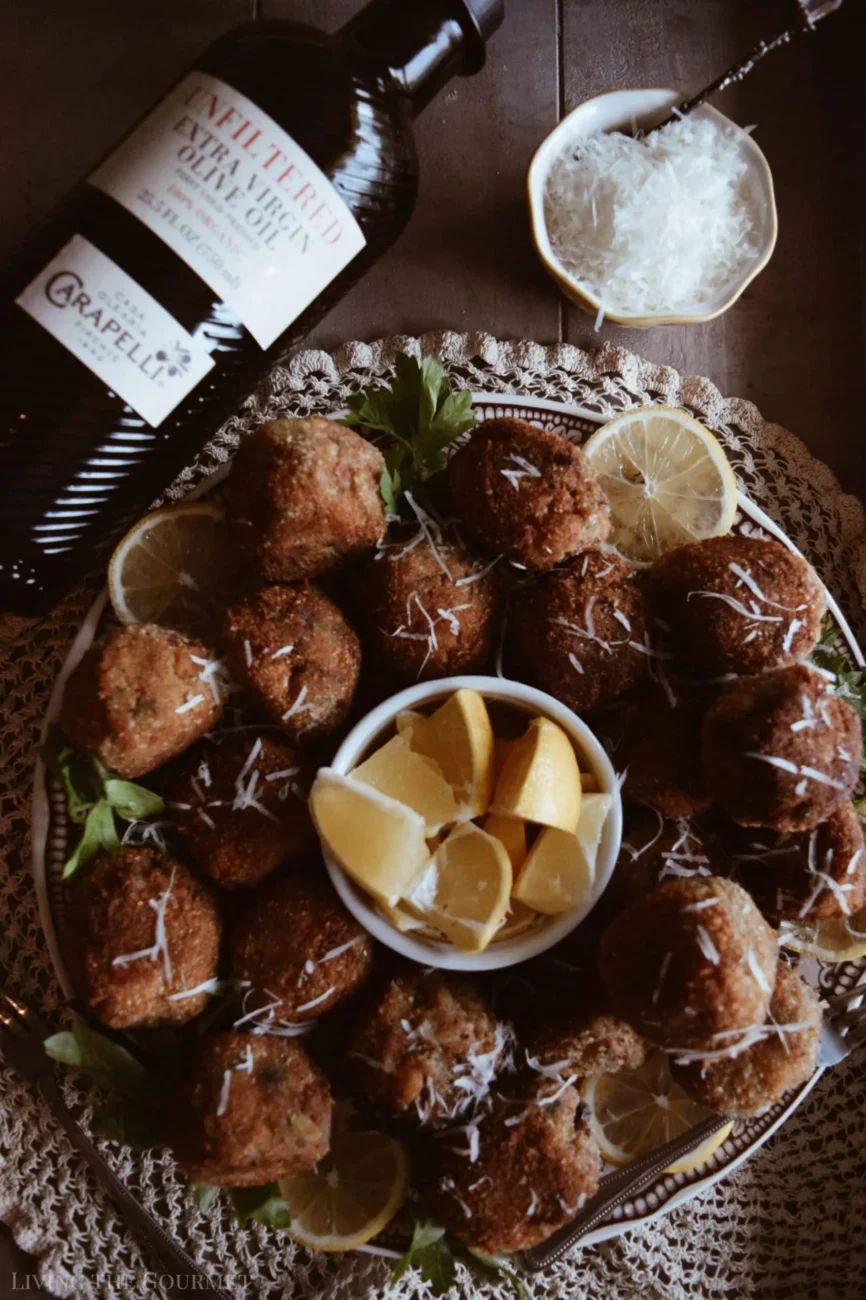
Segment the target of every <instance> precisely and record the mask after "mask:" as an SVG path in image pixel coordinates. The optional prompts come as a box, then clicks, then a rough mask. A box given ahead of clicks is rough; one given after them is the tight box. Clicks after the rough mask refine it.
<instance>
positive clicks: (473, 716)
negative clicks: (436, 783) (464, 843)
mask: <svg viewBox="0 0 866 1300" xmlns="http://www.w3.org/2000/svg"><path fill="white" fill-rule="evenodd" d="M401 718H402V724H401V721H400V719H398V721H397V732H398V735H399V734H401V731H400V729H401V725H402V728H403V732H402V734H403V735H407V736H409V738H410V744H411V746H412V748H413V749H414V750H415V751H416V752H417V753H419V754H425V755H426V756H427V757H428V758H432V759H433V760H434V762H436V763H438V764H439V766H440V768H441V769H442V772H443V773H444V775H445V780H446V781H447V782H448V783H449V785H450V786H451V788H452V790H453V791H454V797H455V798H456V799H457V802H458V803H459V804H460V807H461V817H462V818H464V819H468V818H470V817H480V816H481V814H482V813H485V812H486V811H487V805H488V804H489V803H490V795H491V791H492V789H493V748H494V747H493V728H492V726H491V725H490V717H489V715H488V713H487V705H486V704H485V703H484V697H483V696H482V695H479V694H478V692H477V691H472V690H466V689H463V690H459V691H455V692H454V694H453V695H452V696H450V698H449V699H447V700H446V701H445V703H444V704H443V705H441V706H440V707H439V708H438V709H437V710H436V712H435V713H431V715H430V716H429V717H428V718H425V717H424V716H423V715H422V714H417V713H416V714H411V715H407V714H401ZM410 718H411V720H410Z"/></svg>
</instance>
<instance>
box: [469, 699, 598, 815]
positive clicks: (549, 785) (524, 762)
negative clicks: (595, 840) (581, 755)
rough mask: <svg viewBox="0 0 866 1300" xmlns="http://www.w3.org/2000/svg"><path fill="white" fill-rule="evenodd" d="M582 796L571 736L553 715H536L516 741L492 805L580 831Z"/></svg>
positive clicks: (499, 812) (502, 811) (500, 811)
mask: <svg viewBox="0 0 866 1300" xmlns="http://www.w3.org/2000/svg"><path fill="white" fill-rule="evenodd" d="M580 798H581V789H580V770H579V768H578V766H577V758H576V757H575V753H574V749H573V748H572V744H571V741H570V740H569V739H568V736H567V735H566V734H565V732H564V731H563V730H562V728H561V727H558V726H557V725H556V723H555V722H551V721H550V719H549V718H535V719H534V720H533V721H532V722H530V724H529V726H528V727H527V729H526V732H525V734H524V735H523V736H521V737H520V739H519V740H514V741H512V743H511V747H510V749H509V751H508V754H507V755H506V758H505V763H504V764H503V767H502V771H501V773H500V774H499V780H498V781H497V783H496V792H495V794H494V796H493V803H492V804H491V806H490V811H491V812H492V813H495V814H496V815H497V816H500V817H521V818H523V820H524V821H528V822H539V823H540V824H541V825H542V826H556V827H558V828H559V829H560V830H563V831H570V832H571V833H572V834H574V833H575V832H576V830H577V822H578V817H579V816H580Z"/></svg>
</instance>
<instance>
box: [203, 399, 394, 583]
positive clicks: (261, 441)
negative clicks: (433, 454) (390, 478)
mask: <svg viewBox="0 0 866 1300" xmlns="http://www.w3.org/2000/svg"><path fill="white" fill-rule="evenodd" d="M384 468H385V462H384V460H383V458H382V454H381V452H379V451H377V450H376V448H375V447H374V446H373V445H372V444H371V443H369V442H367V441H366V439H364V438H362V437H361V436H360V434H357V433H355V432H354V431H353V430H352V429H347V428H345V427H344V426H343V425H341V424H337V423H335V421H333V420H326V419H322V418H321V417H320V416H310V417H308V418H307V419H303V420H272V421H270V422H269V423H268V424H263V425H262V426H261V427H260V428H259V429H257V430H256V432H255V433H254V434H252V436H251V437H249V438H247V439H245V440H244V441H243V442H242V443H241V445H240V447H239V448H238V450H237V453H236V455H235V458H234V461H233V463H232V472H231V477H230V479H229V502H228V522H229V527H230V529H231V535H232V538H233V540H234V542H235V544H236V545H237V546H238V547H239V548H240V550H241V553H242V554H243V556H244V557H245V558H246V559H247V560H248V561H251V562H252V563H253V565H254V566H255V568H256V570H257V572H258V575H259V577H260V578H261V579H262V580H263V581H265V582H293V581H295V580H296V579H298V578H312V577H315V575H316V574H318V573H324V572H325V570H327V569H332V568H333V567H334V566H335V565H337V564H339V563H340V562H341V560H343V559H345V558H346V557H347V556H352V555H356V554H358V553H359V552H362V551H367V550H370V549H371V548H372V547H374V546H375V545H376V542H377V540H378V539H379V538H380V537H383V536H384V534H385V528H386V523H385V507H384V505H383V502H382V495H381V493H380V491H379V480H380V479H381V477H382V471H383V469H384Z"/></svg>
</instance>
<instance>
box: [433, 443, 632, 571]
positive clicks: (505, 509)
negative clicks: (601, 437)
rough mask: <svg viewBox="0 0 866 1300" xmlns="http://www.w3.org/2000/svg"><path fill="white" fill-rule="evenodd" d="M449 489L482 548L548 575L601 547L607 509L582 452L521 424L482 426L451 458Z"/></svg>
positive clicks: (607, 522) (607, 521) (607, 529)
mask: <svg viewBox="0 0 866 1300" xmlns="http://www.w3.org/2000/svg"><path fill="white" fill-rule="evenodd" d="M448 491H449V494H450V496H451V501H452V503H453V505H454V508H455V509H456V511H457V514H458V515H459V516H460V521H461V524H462V525H463V527H464V528H465V530H466V533H467V535H468V536H469V537H470V538H471V539H472V540H473V541H474V542H475V543H476V545H478V546H479V547H480V548H481V549H482V550H484V551H485V552H487V553H489V554H491V555H504V556H505V558H506V559H508V560H512V561H514V562H515V563H517V564H523V565H526V566H528V567H529V568H531V569H552V568H553V567H554V565H556V564H560V563H561V562H562V561H563V560H567V559H568V558H569V557H570V556H572V555H578V554H580V552H581V551H587V550H589V549H590V548H592V547H594V546H598V545H599V543H600V542H603V541H604V540H605V538H606V537H607V535H608V533H609V532H610V511H609V509H608V504H607V498H606V497H605V495H604V492H603V491H602V489H601V486H600V484H599V481H598V476H597V475H596V472H595V470H594V469H593V467H592V465H591V464H590V463H589V461H588V460H587V458H586V456H585V455H584V453H583V452H582V451H581V450H580V448H579V447H576V446H575V445H574V443H572V442H569V441H568V439H567V438H563V437H562V436H561V435H560V434H558V433H548V432H547V431H546V430H545V429H540V428H539V427H538V425H535V424H530V423H529V421H528V420H516V419H510V418H503V419H496V420H486V421H485V422H484V423H483V424H481V425H479V426H478V428H477V429H476V430H475V432H474V433H473V435H472V437H471V438H470V439H469V441H468V442H467V443H466V444H465V446H463V447H461V448H460V450H459V451H457V452H456V453H455V454H454V456H452V458H451V460H450V462H449V465H448Z"/></svg>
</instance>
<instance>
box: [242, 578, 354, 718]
mask: <svg viewBox="0 0 866 1300" xmlns="http://www.w3.org/2000/svg"><path fill="white" fill-rule="evenodd" d="M223 644H224V646H225V651H226V659H227V662H228V666H229V668H230V670H231V673H232V676H233V677H234V678H235V680H236V681H238V682H240V683H242V684H243V686H244V689H245V690H246V692H247V694H248V696H249V698H250V700H251V701H252V703H253V704H254V705H255V706H256V707H257V708H258V709H260V710H261V711H262V712H263V713H264V714H265V715H266V716H267V717H269V718H270V719H271V720H272V721H274V722H276V723H277V724H278V725H279V726H280V727H281V728H282V730H283V731H284V732H285V733H286V735H288V736H289V737H290V738H291V739H292V740H294V741H300V740H303V741H310V740H315V739H318V738H320V737H322V736H326V735H329V734H330V732H332V731H335V730H336V729H337V727H339V726H340V725H341V724H342V723H343V722H344V721H345V718H346V715H347V714H348V712H349V709H350V707H351V704H352V697H353V696H354V694H355V687H356V686H357V684H358V675H359V673H360V670H361V647H360V644H359V642H358V638H357V637H356V636H355V633H354V632H353V631H352V629H351V627H350V626H349V624H348V623H347V622H346V619H345V618H344V617H343V615H342V614H341V612H340V610H339V609H338V608H337V606H336V605H335V604H334V603H333V601H331V600H329V599H328V597H327V596H326V595H325V594H324V592H322V591H319V589H318V587H314V586H313V585H312V584H311V583H309V582H299V583H295V584H294V585H293V586H287V587H262V588H261V589H260V590H259V591H257V592H256V593H255V594H254V595H252V596H248V597H247V598H246V599H245V600H242V601H238V603H237V604H236V605H232V607H231V608H230V609H229V610H227V611H226V616H225V622H224V624H223Z"/></svg>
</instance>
